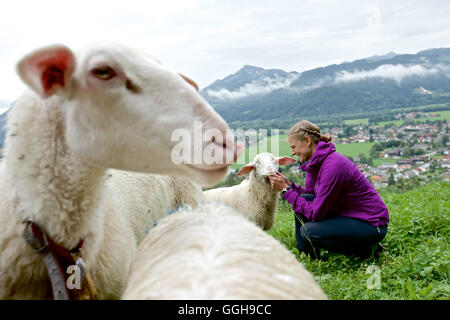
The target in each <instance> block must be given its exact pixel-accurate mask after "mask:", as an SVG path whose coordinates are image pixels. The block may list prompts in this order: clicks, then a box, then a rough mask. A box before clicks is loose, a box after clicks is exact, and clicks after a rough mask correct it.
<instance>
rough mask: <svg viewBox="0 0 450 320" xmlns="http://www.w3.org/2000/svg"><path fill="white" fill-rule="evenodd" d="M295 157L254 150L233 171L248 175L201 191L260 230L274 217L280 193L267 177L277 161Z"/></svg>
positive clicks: (287, 160) (269, 226) (209, 199)
mask: <svg viewBox="0 0 450 320" xmlns="http://www.w3.org/2000/svg"><path fill="white" fill-rule="evenodd" d="M295 161H296V160H295V159H294V158H291V157H275V156H274V155H272V154H270V153H267V152H265V153H260V154H257V155H256V156H255V159H254V160H253V161H252V162H250V163H249V164H247V165H245V166H243V167H242V168H241V169H240V170H239V172H238V173H237V175H238V176H241V175H248V174H250V175H249V178H248V179H246V180H244V181H242V182H241V183H240V184H239V185H236V186H232V187H222V188H216V189H211V190H207V191H204V192H203V195H204V200H205V201H219V202H223V203H225V204H227V205H229V206H231V207H233V208H235V209H236V210H238V211H239V212H241V213H242V214H243V215H244V216H245V217H246V218H248V219H249V220H250V221H253V222H254V223H256V224H257V225H258V226H260V227H261V228H263V229H264V230H269V229H270V228H272V226H273V223H274V222H275V219H276V214H277V210H278V202H279V199H280V193H279V192H278V191H276V190H274V189H272V187H271V185H270V181H269V180H268V179H267V177H268V176H270V175H273V174H275V172H276V170H277V167H278V165H286V164H290V163H293V162H295Z"/></svg>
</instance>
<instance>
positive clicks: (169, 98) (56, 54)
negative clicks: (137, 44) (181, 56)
mask: <svg viewBox="0 0 450 320" xmlns="http://www.w3.org/2000/svg"><path fill="white" fill-rule="evenodd" d="M17 71H18V73H19V76H20V77H21V78H22V80H23V81H24V82H25V83H26V84H27V85H28V86H29V88H31V89H32V90H33V91H34V92H35V93H37V94H38V95H39V96H40V97H41V98H42V99H44V100H45V99H46V100H51V102H50V103H57V104H59V105H60V106H61V109H62V110H63V113H64V117H65V119H64V121H65V140H66V143H67V145H68V147H69V149H70V150H71V151H72V152H73V154H74V155H76V156H77V157H79V158H80V159H81V160H82V161H83V162H86V163H87V164H88V165H91V166H93V167H99V168H114V169H121V170H129V171H137V172H147V173H159V174H174V175H182V176H186V177H189V178H192V179H194V180H195V181H197V182H198V183H200V184H202V185H212V184H214V183H217V182H218V181H220V180H222V179H223V178H224V177H225V176H226V174H227V173H228V166H229V165H230V164H231V163H233V162H234V161H235V160H236V159H237V157H238V156H239V154H238V153H239V152H241V151H242V148H241V147H240V148H237V147H236V145H235V143H234V137H233V135H232V134H227V131H229V127H228V125H227V123H226V122H225V121H224V120H223V119H222V118H221V117H220V116H219V115H218V114H217V113H216V112H215V111H214V110H213V109H212V107H211V106H210V105H209V104H208V103H207V102H206V101H205V100H204V99H203V98H202V97H201V96H200V95H199V93H198V92H197V90H198V86H197V85H196V84H195V82H194V81H193V80H191V79H189V78H188V77H186V76H184V75H180V74H178V73H176V72H174V71H172V70H171V69H169V68H167V67H164V66H162V65H161V63H160V62H159V61H158V60H156V59H155V58H153V57H151V56H150V55H148V54H146V53H145V52H142V51H140V50H137V49H132V48H128V47H126V46H123V45H119V44H114V43H99V44H95V45H92V46H90V47H88V48H86V49H84V50H82V51H81V52H79V53H77V54H75V53H74V52H72V50H70V49H69V48H68V47H66V46H63V45H54V46H49V47H45V48H42V49H39V50H36V51H34V52H32V53H30V54H28V55H27V56H25V57H24V58H23V59H22V60H21V61H20V62H19V64H18V67H17ZM195 123H201V124H202V126H203V129H204V130H210V129H214V130H215V132H218V133H216V134H215V136H214V139H206V140H205V139H204V138H203V136H202V135H198V134H197V135H196V134H195V133H196V132H194V131H195V130H196V129H195ZM177 129H184V130H187V132H188V133H190V134H191V137H193V139H195V140H194V141H192V142H193V144H194V145H197V146H199V148H200V149H201V150H204V149H205V148H207V147H211V145H212V146H214V148H216V149H219V150H220V151H221V153H222V154H223V155H224V156H223V161H221V162H220V161H219V162H216V163H207V164H205V163H190V162H189V161H188V160H187V161H186V159H185V161H184V162H183V163H175V162H174V161H173V159H172V152H171V151H172V149H173V148H174V146H175V143H176V142H175V141H172V132H173V131H174V130H177ZM230 159H231V161H230Z"/></svg>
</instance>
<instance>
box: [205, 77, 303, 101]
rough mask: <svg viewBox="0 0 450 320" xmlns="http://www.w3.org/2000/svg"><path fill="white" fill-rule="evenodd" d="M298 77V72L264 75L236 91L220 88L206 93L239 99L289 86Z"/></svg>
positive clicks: (223, 98) (212, 95)
mask: <svg viewBox="0 0 450 320" xmlns="http://www.w3.org/2000/svg"><path fill="white" fill-rule="evenodd" d="M298 77H299V75H298V74H290V75H289V76H287V77H275V78H270V77H264V78H262V79H261V80H255V81H252V82H250V83H246V84H245V85H244V86H242V87H240V88H239V89H238V90H236V91H229V90H227V89H224V88H222V89H220V90H207V91H206V93H207V94H208V95H209V96H211V97H215V98H218V99H222V100H232V99H239V98H244V97H247V96H250V95H255V94H267V93H270V92H272V91H274V90H278V89H285V88H288V87H289V86H290V85H291V83H292V82H294V81H295V80H297V79H298Z"/></svg>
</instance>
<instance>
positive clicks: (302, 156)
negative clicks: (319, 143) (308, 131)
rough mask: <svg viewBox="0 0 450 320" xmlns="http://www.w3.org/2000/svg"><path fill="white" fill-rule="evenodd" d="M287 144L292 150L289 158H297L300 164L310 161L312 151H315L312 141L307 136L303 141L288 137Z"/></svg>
mask: <svg viewBox="0 0 450 320" xmlns="http://www.w3.org/2000/svg"><path fill="white" fill-rule="evenodd" d="M288 142H289V146H290V147H291V150H292V153H291V156H297V157H298V159H299V160H300V161H301V162H304V161H307V160H309V159H311V157H312V156H313V154H314V151H316V150H315V148H314V147H315V145H314V143H313V141H312V140H311V138H310V137H308V136H306V137H305V140H304V141H299V140H297V139H295V138H293V137H288Z"/></svg>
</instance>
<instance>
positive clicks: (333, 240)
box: [295, 194, 387, 258]
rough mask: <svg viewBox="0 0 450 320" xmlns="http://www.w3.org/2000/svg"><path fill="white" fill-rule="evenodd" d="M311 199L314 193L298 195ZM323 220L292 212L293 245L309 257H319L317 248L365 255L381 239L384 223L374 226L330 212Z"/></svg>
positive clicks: (384, 230)
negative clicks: (295, 243) (294, 240)
mask: <svg viewBox="0 0 450 320" xmlns="http://www.w3.org/2000/svg"><path fill="white" fill-rule="evenodd" d="M300 196H301V197H303V198H305V200H306V201H312V200H313V199H314V198H315V197H316V196H315V195H314V194H301V195H300ZM330 216H331V217H330V218H328V219H325V220H321V221H317V222H311V221H309V220H307V219H306V218H305V217H304V216H302V215H301V214H298V213H295V238H296V241H297V248H298V250H299V251H303V252H305V253H306V254H309V255H310V256H311V257H312V258H320V249H325V250H328V251H331V252H336V253H342V254H347V255H350V254H353V255H357V256H359V257H361V258H368V257H370V254H371V253H372V246H373V245H375V244H377V243H378V242H380V241H381V240H383V238H384V237H385V236H386V233H387V226H379V227H375V226H373V225H371V224H370V223H368V222H365V221H363V220H359V219H354V218H348V217H340V216H337V215H336V214H333V213H331V215H330Z"/></svg>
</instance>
